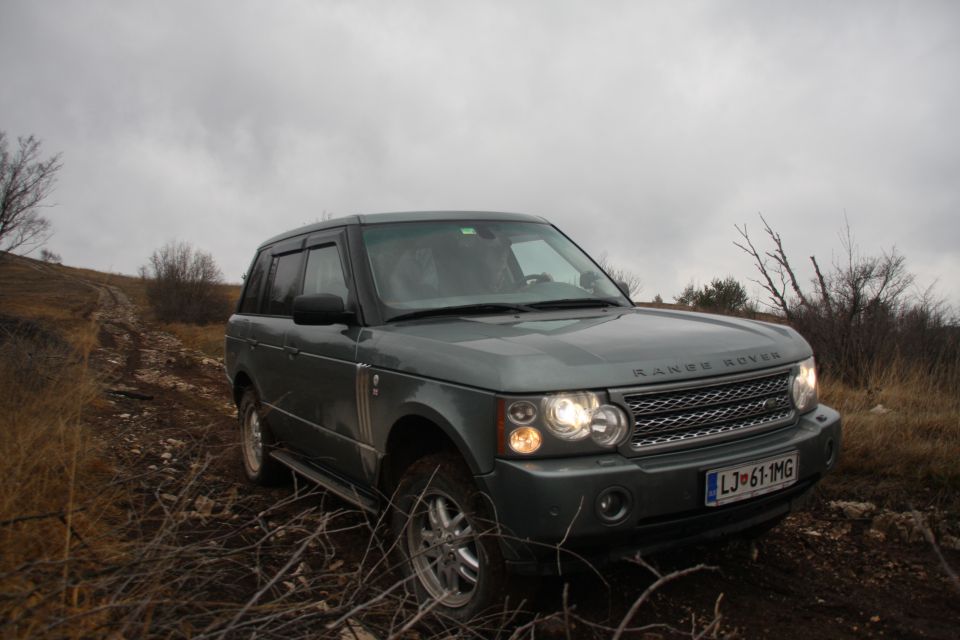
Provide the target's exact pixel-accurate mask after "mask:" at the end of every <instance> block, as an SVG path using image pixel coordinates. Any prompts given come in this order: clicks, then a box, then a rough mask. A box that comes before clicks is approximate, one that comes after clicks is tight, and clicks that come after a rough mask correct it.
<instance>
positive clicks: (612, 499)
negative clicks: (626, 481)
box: [596, 487, 633, 524]
mask: <svg viewBox="0 0 960 640" xmlns="http://www.w3.org/2000/svg"><path fill="white" fill-rule="evenodd" d="M632 504H633V500H632V498H631V497H630V493H629V492H628V491H627V490H626V489H624V488H622V487H610V488H608V489H604V490H603V492H602V493H601V494H600V495H599V496H597V502H596V511H597V516H598V517H599V518H600V520H602V521H603V523H604V524H617V523H618V522H621V521H623V520H624V519H625V518H626V517H627V515H629V514H630V507H631V506H632Z"/></svg>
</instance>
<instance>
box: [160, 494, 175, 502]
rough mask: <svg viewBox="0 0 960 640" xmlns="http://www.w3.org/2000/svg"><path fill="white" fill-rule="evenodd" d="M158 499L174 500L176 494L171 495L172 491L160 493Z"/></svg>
mask: <svg viewBox="0 0 960 640" xmlns="http://www.w3.org/2000/svg"><path fill="white" fill-rule="evenodd" d="M160 499H161V500H166V501H167V502H176V501H177V496H175V495H173V494H172V493H161V494H160Z"/></svg>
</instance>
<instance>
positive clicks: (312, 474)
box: [270, 450, 380, 513]
mask: <svg viewBox="0 0 960 640" xmlns="http://www.w3.org/2000/svg"><path fill="white" fill-rule="evenodd" d="M270 456H271V457H272V458H274V459H275V460H276V461H277V462H279V463H280V464H283V465H285V466H287V467H290V469H292V470H293V471H294V472H296V473H298V474H300V475H301V476H303V477H304V478H307V479H308V480H312V481H313V482H316V483H317V484H318V485H320V486H321V487H323V488H324V489H326V490H327V491H329V492H330V493H333V494H335V495H336V496H338V497H340V498H343V499H344V500H346V501H347V502H352V503H353V504H355V505H357V506H358V507H360V508H361V509H363V510H364V511H369V512H370V513H378V512H379V511H380V506H379V504H378V503H377V500H376V499H375V498H373V497H372V496H370V495H367V494H365V493H361V492H360V491H358V490H357V488H356V487H355V486H353V485H352V484H351V483H349V482H347V481H346V480H342V479H340V478H336V477H333V476H331V475H328V474H326V473H324V472H323V471H321V470H320V469H317V468H316V467H314V466H313V465H311V464H308V463H306V462H303V461H302V460H300V459H299V458H297V457H295V456H294V455H293V454H291V453H290V452H288V451H282V450H280V451H278V450H274V451H271V452H270Z"/></svg>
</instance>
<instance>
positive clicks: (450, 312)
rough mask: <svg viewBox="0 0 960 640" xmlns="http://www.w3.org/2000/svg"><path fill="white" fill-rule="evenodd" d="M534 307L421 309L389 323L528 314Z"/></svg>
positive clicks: (486, 304) (496, 304)
mask: <svg viewBox="0 0 960 640" xmlns="http://www.w3.org/2000/svg"><path fill="white" fill-rule="evenodd" d="M535 310H536V309H534V307H533V306H532V305H523V304H509V303H505V302H482V303H479V304H463V305H459V306H456V307H437V308H436V309H421V310H420V311H411V312H410V313H401V314H400V315H398V316H393V317H392V318H390V319H389V320H387V322H397V321H398V320H414V319H416V318H432V317H439V316H467V315H476V314H483V313H503V312H504V311H507V312H513V313H516V312H527V311H535Z"/></svg>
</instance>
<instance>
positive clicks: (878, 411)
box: [870, 404, 890, 416]
mask: <svg viewBox="0 0 960 640" xmlns="http://www.w3.org/2000/svg"><path fill="white" fill-rule="evenodd" d="M870 413H872V414H874V415H877V416H882V415H886V414H888V413H890V409H887V408H886V407H885V406H883V405H882V404H878V405H877V406H875V407H874V408H873V409H870Z"/></svg>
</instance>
